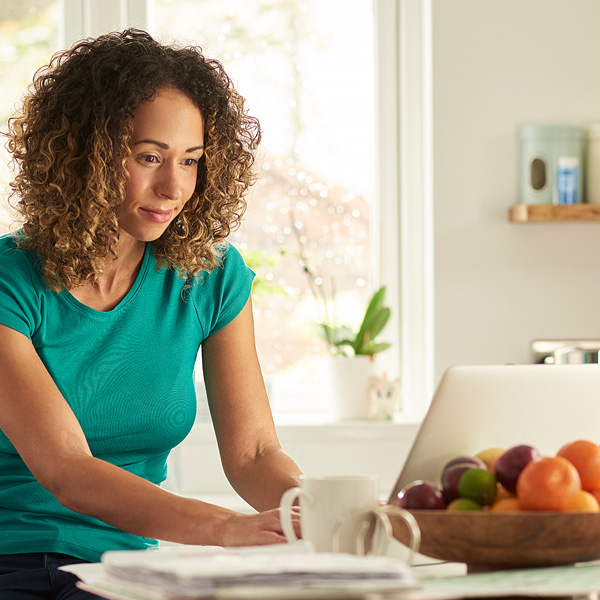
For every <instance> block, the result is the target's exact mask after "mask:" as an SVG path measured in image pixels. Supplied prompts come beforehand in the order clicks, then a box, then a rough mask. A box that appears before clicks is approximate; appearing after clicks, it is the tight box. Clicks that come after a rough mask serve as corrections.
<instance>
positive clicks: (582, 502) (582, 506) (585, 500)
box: [565, 490, 600, 512]
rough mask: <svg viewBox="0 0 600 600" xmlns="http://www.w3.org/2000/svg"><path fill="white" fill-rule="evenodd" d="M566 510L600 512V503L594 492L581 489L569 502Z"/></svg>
mask: <svg viewBox="0 0 600 600" xmlns="http://www.w3.org/2000/svg"><path fill="white" fill-rule="evenodd" d="M565 510H566V511H568V512H600V505H598V500H596V498H595V497H594V496H593V495H592V494H590V493H589V492H586V491H585V490H581V491H579V492H577V494H576V495H575V496H574V497H573V498H571V500H569V501H568V502H567V504H566V506H565Z"/></svg>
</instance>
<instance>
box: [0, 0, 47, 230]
mask: <svg viewBox="0 0 600 600" xmlns="http://www.w3.org/2000/svg"><path fill="white" fill-rule="evenodd" d="M58 31H59V3H58V0H19V1H18V2H8V1H7V0H3V1H1V2H0V81H1V82H2V83H1V89H2V93H0V131H1V132H3V133H4V132H6V131H7V121H8V119H9V117H10V116H12V114H13V113H14V111H15V106H16V105H17V103H18V102H19V100H20V98H21V97H22V95H23V92H24V91H25V89H26V88H27V86H28V85H29V84H30V83H31V80H32V77H33V74H34V73H35V71H36V70H37V69H38V68H39V67H41V66H42V65H44V64H46V63H48V61H49V60H50V57H51V56H52V54H54V52H56V50H58ZM11 179H12V172H11V168H10V155H9V153H8V151H7V149H6V138H5V137H4V136H2V138H1V143H0V234H1V233H6V232H7V231H9V228H10V225H11V223H12V222H13V221H14V219H13V217H12V215H11V210H10V207H9V205H8V197H9V194H10V188H9V182H10V181H11Z"/></svg>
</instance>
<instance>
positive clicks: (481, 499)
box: [458, 469, 498, 505]
mask: <svg viewBox="0 0 600 600" xmlns="http://www.w3.org/2000/svg"><path fill="white" fill-rule="evenodd" d="M497 491H498V482H497V480H496V476H495V475H494V474H493V473H492V472H491V471H488V470H487V469H469V470H468V471H465V472H464V473H463V474H462V475H461V477H460V480H459V482H458V493H459V494H460V496H461V497H462V498H468V499H470V500H475V502H478V503H479V504H484V505H485V504H492V503H493V502H494V500H495V499H496V492H497Z"/></svg>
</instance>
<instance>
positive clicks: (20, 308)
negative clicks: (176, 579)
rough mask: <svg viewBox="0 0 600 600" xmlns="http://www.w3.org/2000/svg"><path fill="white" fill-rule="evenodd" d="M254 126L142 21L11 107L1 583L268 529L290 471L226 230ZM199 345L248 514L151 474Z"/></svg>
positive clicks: (2, 256) (235, 99) (172, 427)
mask: <svg viewBox="0 0 600 600" xmlns="http://www.w3.org/2000/svg"><path fill="white" fill-rule="evenodd" d="M259 139H260V131H259V125H258V122H257V121H256V120H255V119H253V118H251V117H249V116H248V115H247V113H246V112H245V110H244V105H243V99H242V98H241V96H239V94H238V93H237V92H236V91H235V90H234V89H233V86H232V84H231V81H230V80H229V78H228V77H227V75H226V74H225V73H224V71H223V69H222V67H221V65H220V64H219V63H218V62H216V61H214V60H208V59H206V58H205V57H204V56H203V55H202V53H201V51H200V49H199V48H174V47H167V46H163V45H161V44H159V43H157V42H156V41H154V40H153V39H152V38H151V37H150V36H149V35H148V34H146V33H144V32H141V31H135V30H128V31H125V32H123V33H122V34H109V35H106V36H101V37H99V38H98V39H96V40H86V41H82V42H80V43H78V44H77V45H75V46H74V47H73V48H71V49H70V50H69V51H66V52H63V53H60V54H58V55H57V56H55V57H54V59H53V60H52V62H51V63H50V65H48V67H46V68H45V69H43V70H40V71H39V72H38V73H37V74H36V78H35V81H34V84H33V87H32V89H31V90H30V93H29V95H28V96H27V97H26V99H25V101H24V105H23V111H22V113H21V114H20V115H18V116H17V117H15V118H14V119H12V120H11V123H10V135H9V148H10V150H11V152H12V153H13V156H14V159H15V163H16V165H17V168H18V171H17V176H16V178H15V181H14V182H13V184H12V185H13V189H14V192H15V195H16V197H17V202H16V203H15V204H16V206H15V208H16V209H17V211H18V212H19V213H20V216H21V218H22V223H23V225H22V229H20V230H19V231H17V232H16V233H15V234H12V235H7V236H4V237H3V238H0V382H1V385H0V531H2V535H1V536H0V555H1V556H0V597H2V598H3V597H10V598H15V599H17V598H19V597H20V596H19V593H23V594H24V593H25V591H26V590H28V589H29V587H34V586H44V585H46V583H43V582H46V581H48V573H49V570H50V571H51V572H52V575H51V577H50V581H51V582H54V581H55V578H56V577H57V576H58V577H60V578H62V579H61V581H62V580H63V579H64V580H65V581H66V584H65V585H67V587H68V586H71V587H72V586H73V585H74V584H73V580H72V578H71V576H67V575H66V574H64V573H62V572H57V571H56V569H55V568H56V566H59V565H60V564H68V563H73V562H77V561H97V560H98V559H99V558H100V555H101V554H102V552H104V551H106V550H114V549H135V548H147V547H152V546H154V545H156V543H157V542H156V541H155V540H157V539H160V540H170V541H174V542H180V543H185V544H210V545H223V546H236V545H247V544H248V545H249V544H271V543H279V542H284V541H285V538H284V537H283V535H282V532H281V529H280V525H279V516H278V511H277V510H276V507H277V506H278V504H279V499H280V497H281V494H282V493H283V491H284V490H286V489H288V488H290V487H293V486H295V485H296V484H297V480H298V477H299V475H300V471H299V469H298V467H297V466H296V465H295V464H294V462H293V461H292V460H291V459H290V458H289V457H288V456H287V455H286V454H285V453H284V452H283V451H282V449H281V447H280V445H279V442H278V440H277V436H276V433H275V429H274V426H273V421H272V417H271V414H270V410H269V405H268V400H267V396H266V393H265V389H264V384H263V381H262V376H261V371H260V367H259V363H258V359H257V356H256V350H255V345H254V334H253V319H252V306H251V300H250V286H251V282H252V276H253V275H252V273H251V271H250V270H249V269H248V268H247V267H246V266H245V264H244V262H243V260H242V259H241V257H240V255H239V253H238V252H237V251H236V250H235V248H233V247H232V246H230V245H228V244H227V242H226V241H225V238H226V237H227V235H228V234H229V233H230V231H231V229H232V228H233V227H235V226H237V224H238V223H239V220H240V218H241V216H242V214H243V212H244V209H245V202H244V200H243V196H244V193H245V192H246V190H247V188H248V186H249V185H250V184H251V182H252V171H251V168H252V164H253V152H254V150H255V149H256V147H257V145H258V143H259ZM200 347H201V348H202V366H203V371H204V379H205V383H206V388H207V394H208V399H209V404H210V410H211V415H212V419H213V423H214V427H215V431H216V435H217V440H218V445H219V450H220V454H221V459H222V463H223V467H224V470H225V473H226V474H227V477H228V478H229V480H230V482H231V483H232V485H233V487H234V488H235V489H236V491H237V492H238V493H239V494H240V495H241V496H242V497H243V498H244V499H245V500H246V501H247V502H248V503H249V504H250V505H252V506H253V507H254V508H255V509H256V510H257V511H259V512H258V513H257V514H252V515H246V514H239V513H236V512H233V511H230V510H227V509H225V508H221V507H217V506H214V505H211V504H207V503H205V502H201V501H198V500H195V499H190V498H183V497H180V496H177V495H174V494H171V493H169V492H167V491H165V490H162V489H161V488H160V487H159V484H160V483H161V481H163V480H164V478H165V476H166V458H167V455H168V453H169V451H170V450H171V449H172V448H173V447H174V446H175V445H176V444H178V443H179V442H180V441H181V440H182V439H183V438H184V437H185V436H186V435H187V433H188V432H189V430H190V428H191V426H192V424H193V421H194V416H195V408H196V400H195V393H194V380H193V368H194V364H195V361H196V355H197V353H198V350H199V348H200ZM38 576H39V577H40V578H41V580H43V582H38V581H37V579H36V577H38ZM69 578H70V579H69ZM48 585H49V584H48ZM52 585H55V584H54V583H53V584H52ZM56 585H57V586H59V587H60V586H61V585H63V584H62V583H56ZM35 589H37V588H35ZM44 589H45V588H44ZM4 590H11V594H9V595H8V596H2V592H4ZM4 593H6V592H4ZM52 593H56V594H57V595H56V597H57V598H58V597H61V598H62V597H68V598H79V597H81V598H84V597H89V596H85V595H81V596H70V595H66V596H64V595H63V596H60V594H59V592H58V591H57V590H55V589H54V588H52V590H50V589H48V591H47V594H49V595H48V597H55V596H52V595H50V594H52ZM60 593H63V594H64V593H65V592H64V591H63V592H60ZM77 593H80V594H83V592H77Z"/></svg>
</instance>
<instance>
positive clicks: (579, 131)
mask: <svg viewBox="0 0 600 600" xmlns="http://www.w3.org/2000/svg"><path fill="white" fill-rule="evenodd" d="M599 126H600V124H599ZM583 133H584V131H583V127H580V126H579V125H567V124H564V125H563V124H558V123H555V124H541V125H534V124H529V125H523V126H522V127H521V138H522V139H540V138H543V139H551V140H579V139H581V138H582V137H583ZM599 134H600V131H599Z"/></svg>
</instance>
